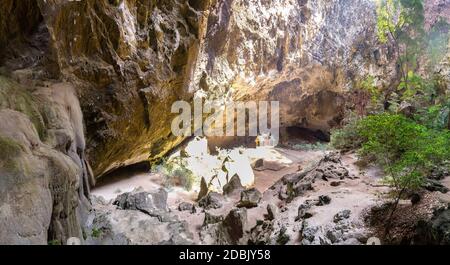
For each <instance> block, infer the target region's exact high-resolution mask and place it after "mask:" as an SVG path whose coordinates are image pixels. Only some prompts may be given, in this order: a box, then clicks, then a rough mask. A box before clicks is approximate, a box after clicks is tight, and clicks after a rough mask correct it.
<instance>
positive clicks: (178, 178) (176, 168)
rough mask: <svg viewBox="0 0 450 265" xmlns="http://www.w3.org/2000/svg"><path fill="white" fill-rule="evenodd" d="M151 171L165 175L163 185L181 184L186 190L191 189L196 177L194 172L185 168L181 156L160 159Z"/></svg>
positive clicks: (184, 162)
mask: <svg viewBox="0 0 450 265" xmlns="http://www.w3.org/2000/svg"><path fill="white" fill-rule="evenodd" d="M151 171H152V172H153V173H160V174H162V175H163V176H164V177H165V182H164V185H165V186H167V187H173V186H181V187H183V188H185V189H186V190H188V191H190V190H192V188H193V186H194V182H195V179H196V178H195V175H194V173H193V172H192V171H191V170H190V169H188V168H187V166H186V161H185V160H183V158H181V157H176V158H172V159H162V160H161V162H160V163H159V164H157V165H154V166H153V168H152V170H151Z"/></svg>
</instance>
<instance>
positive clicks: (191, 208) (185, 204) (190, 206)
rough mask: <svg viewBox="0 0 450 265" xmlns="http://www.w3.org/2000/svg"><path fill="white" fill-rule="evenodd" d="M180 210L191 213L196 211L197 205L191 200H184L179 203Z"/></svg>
mask: <svg viewBox="0 0 450 265" xmlns="http://www.w3.org/2000/svg"><path fill="white" fill-rule="evenodd" d="M178 211H180V212H184V211H189V212H190V213H196V212H197V210H196V209H195V205H194V204H192V203H189V202H182V203H180V204H179V205H178Z"/></svg>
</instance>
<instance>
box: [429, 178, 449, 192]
mask: <svg viewBox="0 0 450 265" xmlns="http://www.w3.org/2000/svg"><path fill="white" fill-rule="evenodd" d="M423 187H424V188H425V189H426V190H428V191H439V192H441V193H447V192H448V191H449V189H448V188H447V187H445V186H444V185H442V184H441V183H440V182H439V181H438V180H434V179H426V180H425V183H424V184H423Z"/></svg>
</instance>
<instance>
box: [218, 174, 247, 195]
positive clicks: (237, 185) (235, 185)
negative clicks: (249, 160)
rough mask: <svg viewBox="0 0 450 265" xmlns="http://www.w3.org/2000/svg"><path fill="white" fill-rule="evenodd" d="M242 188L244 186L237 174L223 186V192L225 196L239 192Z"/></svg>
mask: <svg viewBox="0 0 450 265" xmlns="http://www.w3.org/2000/svg"><path fill="white" fill-rule="evenodd" d="M244 189H245V188H244V186H242V184H241V179H240V178H239V176H238V175H234V176H233V177H232V178H231V179H230V181H229V182H228V183H227V184H225V186H223V194H224V195H226V196H233V195H236V194H240V193H241V192H242V191H243V190H244Z"/></svg>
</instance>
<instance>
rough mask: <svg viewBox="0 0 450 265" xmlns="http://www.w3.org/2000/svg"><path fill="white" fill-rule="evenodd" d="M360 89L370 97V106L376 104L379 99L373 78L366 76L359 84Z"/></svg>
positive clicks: (378, 92)
mask: <svg viewBox="0 0 450 265" xmlns="http://www.w3.org/2000/svg"><path fill="white" fill-rule="evenodd" d="M360 88H361V89H362V90H364V91H366V92H367V93H369V95H370V99H371V101H372V104H377V103H378V102H379V100H380V97H381V92H380V90H379V89H378V88H377V87H376V85H375V78H374V77H373V76H371V75H369V76H367V77H366V78H365V79H364V80H363V81H362V82H361V83H360Z"/></svg>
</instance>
